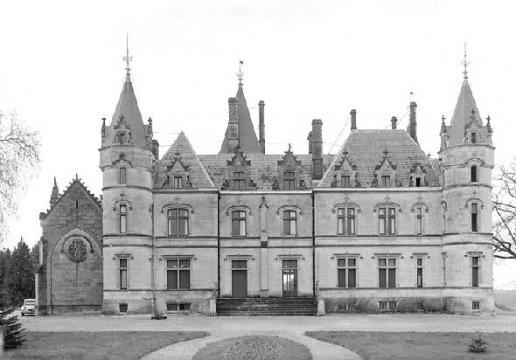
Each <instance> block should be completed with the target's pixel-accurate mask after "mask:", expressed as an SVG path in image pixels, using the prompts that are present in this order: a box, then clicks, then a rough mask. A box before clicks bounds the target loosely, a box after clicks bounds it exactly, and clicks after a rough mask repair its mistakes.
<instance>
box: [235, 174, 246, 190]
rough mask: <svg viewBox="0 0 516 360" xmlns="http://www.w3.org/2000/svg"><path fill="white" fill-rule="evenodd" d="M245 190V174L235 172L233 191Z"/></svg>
mask: <svg viewBox="0 0 516 360" xmlns="http://www.w3.org/2000/svg"><path fill="white" fill-rule="evenodd" d="M244 189H245V174H244V173H243V172H241V171H235V172H234V173H233V190H244Z"/></svg>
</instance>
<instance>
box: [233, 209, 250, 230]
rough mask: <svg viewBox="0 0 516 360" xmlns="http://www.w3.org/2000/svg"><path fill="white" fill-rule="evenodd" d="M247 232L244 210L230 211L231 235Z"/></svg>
mask: <svg viewBox="0 0 516 360" xmlns="http://www.w3.org/2000/svg"><path fill="white" fill-rule="evenodd" d="M246 234H247V214H246V212H245V211H244V210H234V211H233V212H232V235H233V236H246Z"/></svg>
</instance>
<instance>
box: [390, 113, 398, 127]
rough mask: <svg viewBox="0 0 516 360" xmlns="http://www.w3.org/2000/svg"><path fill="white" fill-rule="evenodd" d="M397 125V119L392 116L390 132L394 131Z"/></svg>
mask: <svg viewBox="0 0 516 360" xmlns="http://www.w3.org/2000/svg"><path fill="white" fill-rule="evenodd" d="M397 124H398V118H397V117H396V116H393V117H392V118H391V125H392V130H396V126H397Z"/></svg>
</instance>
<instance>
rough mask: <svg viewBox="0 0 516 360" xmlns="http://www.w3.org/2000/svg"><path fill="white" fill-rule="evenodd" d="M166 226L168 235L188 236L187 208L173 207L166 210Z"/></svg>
mask: <svg viewBox="0 0 516 360" xmlns="http://www.w3.org/2000/svg"><path fill="white" fill-rule="evenodd" d="M167 225H168V226H167V227H168V235H169V236H188V234H189V216H188V210H187V209H183V208H174V209H168V210H167Z"/></svg>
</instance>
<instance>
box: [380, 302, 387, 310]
mask: <svg viewBox="0 0 516 360" xmlns="http://www.w3.org/2000/svg"><path fill="white" fill-rule="evenodd" d="M378 307H379V308H380V310H383V311H385V310H387V301H379V302H378Z"/></svg>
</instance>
